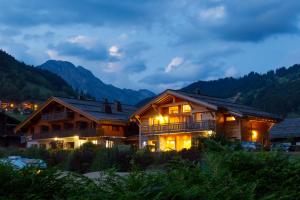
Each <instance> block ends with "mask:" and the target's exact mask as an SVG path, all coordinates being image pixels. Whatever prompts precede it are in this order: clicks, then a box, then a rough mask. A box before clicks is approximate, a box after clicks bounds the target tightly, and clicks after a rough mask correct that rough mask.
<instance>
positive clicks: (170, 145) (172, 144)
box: [166, 140, 176, 151]
mask: <svg viewBox="0 0 300 200" xmlns="http://www.w3.org/2000/svg"><path fill="white" fill-rule="evenodd" d="M175 149H176V142H175V140H167V142H166V150H167V151H168V150H175Z"/></svg>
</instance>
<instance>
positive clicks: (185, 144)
mask: <svg viewBox="0 0 300 200" xmlns="http://www.w3.org/2000/svg"><path fill="white" fill-rule="evenodd" d="M191 146H192V143H191V140H190V139H186V140H183V148H184V149H190V148H191Z"/></svg>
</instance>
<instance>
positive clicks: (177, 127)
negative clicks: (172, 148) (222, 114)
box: [141, 120, 216, 134]
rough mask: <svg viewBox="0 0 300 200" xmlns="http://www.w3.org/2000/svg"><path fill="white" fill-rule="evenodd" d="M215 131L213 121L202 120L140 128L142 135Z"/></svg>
mask: <svg viewBox="0 0 300 200" xmlns="http://www.w3.org/2000/svg"><path fill="white" fill-rule="evenodd" d="M215 129H216V121H215V120H203V121H199V122H181V123H170V124H161V125H153V126H142V130H141V131H142V134H159V133H176V132H188V131H207V130H213V131H215Z"/></svg>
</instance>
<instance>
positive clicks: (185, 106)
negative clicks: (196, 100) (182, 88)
mask: <svg viewBox="0 0 300 200" xmlns="http://www.w3.org/2000/svg"><path fill="white" fill-rule="evenodd" d="M191 111H192V108H191V106H190V105H188V104H186V105H183V106H182V112H184V113H188V112H191Z"/></svg>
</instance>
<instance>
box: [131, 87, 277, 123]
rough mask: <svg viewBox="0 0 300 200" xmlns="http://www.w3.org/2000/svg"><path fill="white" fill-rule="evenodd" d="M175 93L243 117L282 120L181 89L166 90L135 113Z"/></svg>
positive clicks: (255, 110) (262, 112)
mask: <svg viewBox="0 0 300 200" xmlns="http://www.w3.org/2000/svg"><path fill="white" fill-rule="evenodd" d="M167 94H170V95H175V96H178V97H181V98H186V99H188V100H190V101H193V102H196V103H199V104H202V105H205V106H207V107H210V108H212V109H214V110H222V109H223V110H226V111H228V112H231V113H232V114H236V115H240V116H243V117H259V118H267V119H272V120H276V121H277V120H281V117H280V116H279V115H276V114H272V113H268V112H264V111H262V110H259V109H257V108H253V107H249V106H245V105H241V104H238V103H234V102H232V101H229V100H226V99H221V98H216V97H210V96H205V95H200V94H193V93H187V92H183V91H179V90H166V91H164V92H163V93H161V94H160V95H158V96H157V97H156V98H154V99H152V100H151V101H150V102H148V104H146V105H144V106H143V107H142V108H140V109H139V110H138V111H136V112H135V114H137V113H139V112H141V111H142V110H143V109H146V108H147V106H149V105H150V104H152V103H154V102H156V101H157V100H158V99H160V98H162V97H163V96H164V95H167Z"/></svg>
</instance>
